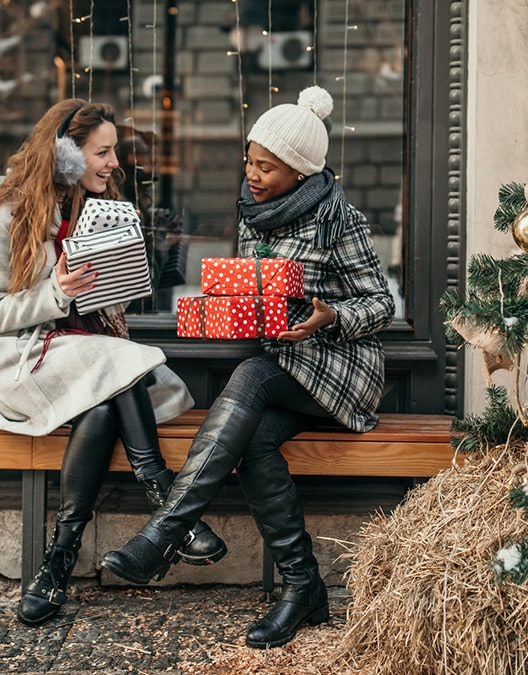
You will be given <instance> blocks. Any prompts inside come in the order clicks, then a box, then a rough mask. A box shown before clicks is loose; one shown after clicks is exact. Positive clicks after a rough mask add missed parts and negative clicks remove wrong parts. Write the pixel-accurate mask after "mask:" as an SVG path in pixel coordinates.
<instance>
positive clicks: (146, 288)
mask: <svg viewBox="0 0 528 675" xmlns="http://www.w3.org/2000/svg"><path fill="white" fill-rule="evenodd" d="M62 245H63V248H64V250H65V251H66V253H67V256H68V257H67V268H68V271H69V272H73V271H74V270H76V269H78V268H79V267H81V266H82V265H84V264H86V263H88V262H91V263H92V269H91V270H90V274H91V273H92V272H99V276H98V277H97V279H96V281H95V285H96V288H95V289H94V290H92V291H89V292H87V293H84V294H82V295H79V296H77V298H76V299H75V302H76V304H77V310H78V312H79V314H88V313H89V312H93V311H94V310H96V309H101V308H103V307H108V306H110V305H115V304H118V303H122V302H129V301H130V300H134V299H135V298H142V297H144V296H146V295H150V294H151V293H152V286H151V282H150V272H149V266H148V261H147V254H146V250H145V242H144V240H143V235H142V232H141V227H140V225H139V224H137V223H136V224H132V225H127V226H124V227H115V228H113V229H110V230H105V231H104V232H94V233H93V234H84V235H78V236H73V237H68V238H66V239H64V241H63V243H62Z"/></svg>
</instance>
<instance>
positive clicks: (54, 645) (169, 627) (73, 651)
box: [0, 579, 348, 675]
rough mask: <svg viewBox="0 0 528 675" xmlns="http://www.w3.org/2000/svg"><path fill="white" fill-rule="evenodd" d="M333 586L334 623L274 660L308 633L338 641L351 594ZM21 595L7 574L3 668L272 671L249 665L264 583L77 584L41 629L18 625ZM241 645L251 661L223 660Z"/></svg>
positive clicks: (0, 623) (198, 674)
mask: <svg viewBox="0 0 528 675" xmlns="http://www.w3.org/2000/svg"><path fill="white" fill-rule="evenodd" d="M329 590H330V596H331V613H332V618H331V621H330V622H329V623H328V624H326V625H325V626H324V627H319V628H316V629H314V628H308V627H306V628H302V629H301V630H300V631H299V633H298V635H297V637H296V638H295V640H294V642H295V643H298V644H297V645H294V644H293V643H291V644H290V645H289V647H287V648H278V649H274V650H270V654H271V652H274V653H275V654H274V657H273V663H275V662H276V661H277V653H279V652H281V651H282V650H284V652H285V656H286V653H287V652H288V649H289V654H290V656H289V658H291V649H292V648H294V649H298V648H299V646H302V642H303V640H308V638H309V639H311V640H312V641H313V639H314V636H315V633H314V631H320V632H321V636H320V638H319V637H318V640H320V643H321V644H324V643H326V644H330V643H331V642H332V640H334V641H335V639H336V636H337V635H339V633H340V631H342V629H343V625H344V623H345V615H346V605H347V602H348V596H347V594H346V591H345V590H344V589H343V588H331V589H329ZM18 597H19V588H18V585H17V584H16V583H14V582H12V581H9V580H6V579H4V580H1V579H0V598H1V606H0V673H25V674H26V675H31V674H33V673H49V674H51V675H59V674H62V673H75V674H77V675H84V674H85V673H87V674H88V673H90V675H91V674H93V673H101V674H104V675H124V674H125V673H134V675H136V674H137V675H143V674H145V673H158V674H159V673H171V674H172V675H187V674H189V675H190V674H191V673H192V675H202V674H203V675H206V674H207V675H210V674H211V673H222V674H225V675H229V674H230V673H232V674H233V675H235V674H236V675H239V674H240V675H244V673H253V672H263V673H264V672H265V670H264V671H262V670H260V669H259V670H253V669H252V668H251V667H250V666H249V665H247V664H248V662H249V661H251V653H250V652H254V651H256V650H248V649H247V648H246V647H244V638H245V632H246V629H247V627H248V626H249V624H250V623H251V622H252V621H253V620H254V619H255V618H257V617H258V616H261V615H262V614H264V613H265V612H266V611H267V610H268V608H269V606H268V605H266V603H265V601H264V596H263V593H262V591H261V589H260V588H259V587H258V586H250V587H240V586H220V585H215V586H195V587H193V586H181V587H173V588H162V589H160V588H148V587H134V588H110V589H102V588H100V587H94V586H79V585H76V586H73V587H72V589H71V592H70V601H69V602H68V603H67V604H66V605H65V606H64V607H63V608H61V611H60V613H59V615H58V616H57V617H55V619H54V620H52V621H50V622H49V623H47V624H45V625H44V626H41V627H38V628H28V627H26V626H23V625H21V624H20V623H18V621H17V619H16V616H15V611H16V603H17V601H18ZM233 650H240V654H241V656H242V655H243V656H244V658H243V659H242V660H241V661H240V662H239V663H242V661H243V663H245V664H246V665H243V666H242V665H232V663H233V659H230V663H231V665H228V666H227V667H223V666H221V665H218V666H216V665H215V664H216V663H217V662H218V661H219V660H220V661H221V660H222V658H223V657H224V656H225V655H226V654H230V655H232V654H233ZM301 651H302V650H301ZM258 657H259V658H260V659H261V658H262V654H258ZM248 659H249V661H248ZM279 660H280V659H279ZM236 662H237V660H236V659H235V663H236ZM259 668H260V667H259ZM299 668H300V670H299V672H301V673H303V672H308V670H309V669H308V667H306V668H305V667H303V666H302V664H300V663H299ZM269 672H273V673H275V672H279V671H276V670H273V671H271V670H270V671H269ZM281 672H282V671H281ZM284 672H292V671H291V668H288V669H287V670H285V671H284ZM295 672H297V671H295ZM310 672H314V671H313V670H311V669H310Z"/></svg>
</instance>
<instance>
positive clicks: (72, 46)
mask: <svg viewBox="0 0 528 675" xmlns="http://www.w3.org/2000/svg"><path fill="white" fill-rule="evenodd" d="M73 24H74V18H73V0H70V69H71V90H72V98H75V43H74V35H73Z"/></svg>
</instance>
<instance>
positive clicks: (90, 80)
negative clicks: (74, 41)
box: [86, 0, 94, 103]
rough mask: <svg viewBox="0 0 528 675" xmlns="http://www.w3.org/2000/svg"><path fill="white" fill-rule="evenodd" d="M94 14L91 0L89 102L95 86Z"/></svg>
mask: <svg viewBox="0 0 528 675" xmlns="http://www.w3.org/2000/svg"><path fill="white" fill-rule="evenodd" d="M93 15H94V0H90V14H88V18H89V21H90V30H89V35H90V38H89V40H90V54H89V57H88V69H87V70H86V72H88V103H91V102H92V86H93Z"/></svg>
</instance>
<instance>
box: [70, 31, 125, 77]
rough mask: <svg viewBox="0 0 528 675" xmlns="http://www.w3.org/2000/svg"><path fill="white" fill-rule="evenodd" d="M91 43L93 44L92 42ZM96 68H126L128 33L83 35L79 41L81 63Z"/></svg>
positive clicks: (85, 66)
mask: <svg viewBox="0 0 528 675" xmlns="http://www.w3.org/2000/svg"><path fill="white" fill-rule="evenodd" d="M90 43H91V44H90ZM90 54H91V66H92V68H93V69H94V70H124V69H125V68H126V67H127V65H128V38H127V37H126V35H94V36H92V37H90V36H89V35H83V36H82V37H81V39H80V43H79V65H80V66H81V68H88V67H89V66H90Z"/></svg>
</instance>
